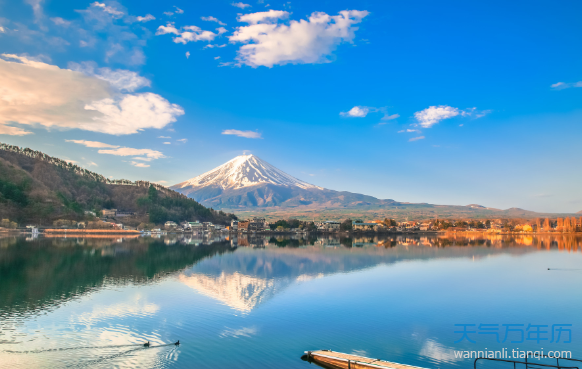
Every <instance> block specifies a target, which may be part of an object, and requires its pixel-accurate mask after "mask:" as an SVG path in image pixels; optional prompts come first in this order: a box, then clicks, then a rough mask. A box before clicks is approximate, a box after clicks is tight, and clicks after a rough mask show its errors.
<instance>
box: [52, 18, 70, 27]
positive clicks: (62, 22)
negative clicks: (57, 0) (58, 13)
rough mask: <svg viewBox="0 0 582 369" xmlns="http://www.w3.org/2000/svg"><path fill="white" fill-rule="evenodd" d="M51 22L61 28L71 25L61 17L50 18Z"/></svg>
mask: <svg viewBox="0 0 582 369" xmlns="http://www.w3.org/2000/svg"><path fill="white" fill-rule="evenodd" d="M51 21H52V22H53V23H54V24H56V25H57V26H63V27H68V26H70V25H71V22H69V21H68V20H64V19H63V18H61V17H54V18H51Z"/></svg>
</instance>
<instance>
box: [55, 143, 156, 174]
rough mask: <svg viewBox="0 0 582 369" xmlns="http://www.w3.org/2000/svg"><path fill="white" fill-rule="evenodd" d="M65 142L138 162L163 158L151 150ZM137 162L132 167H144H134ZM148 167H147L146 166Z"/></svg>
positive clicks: (104, 144)
mask: <svg viewBox="0 0 582 369" xmlns="http://www.w3.org/2000/svg"><path fill="white" fill-rule="evenodd" d="M65 141H66V142H73V143H76V144H79V145H83V146H86V147H91V148H98V149H99V150H98V151H97V152H98V153H99V154H108V155H115V156H134V157H133V158H132V159H133V160H140V161H152V160H155V159H161V158H165V156H164V154H163V153H162V152H161V151H157V150H151V149H134V148H131V147H121V146H118V145H110V144H106V143H103V142H98V141H85V140H65ZM135 163H137V162H133V161H132V162H131V164H132V165H135V166H137V167H144V168H145V166H144V165H136V164H135ZM148 167H149V165H148Z"/></svg>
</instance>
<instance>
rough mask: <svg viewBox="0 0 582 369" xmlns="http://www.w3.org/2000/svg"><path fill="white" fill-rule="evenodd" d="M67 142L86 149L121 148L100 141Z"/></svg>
mask: <svg viewBox="0 0 582 369" xmlns="http://www.w3.org/2000/svg"><path fill="white" fill-rule="evenodd" d="M65 141H66V142H73V143H76V144H79V145H83V146H86V147H93V148H100V149H103V148H112V149H116V148H118V147H119V145H110V144H106V143H103V142H98V141H85V140H65Z"/></svg>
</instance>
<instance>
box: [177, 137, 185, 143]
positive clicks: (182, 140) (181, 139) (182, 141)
mask: <svg viewBox="0 0 582 369" xmlns="http://www.w3.org/2000/svg"><path fill="white" fill-rule="evenodd" d="M176 142H180V143H186V142H188V139H187V138H180V139H179V140H176Z"/></svg>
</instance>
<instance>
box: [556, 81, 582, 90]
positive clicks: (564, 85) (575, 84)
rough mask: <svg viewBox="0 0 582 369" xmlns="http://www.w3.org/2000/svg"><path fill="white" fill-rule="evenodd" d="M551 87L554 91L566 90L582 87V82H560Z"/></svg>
mask: <svg viewBox="0 0 582 369" xmlns="http://www.w3.org/2000/svg"><path fill="white" fill-rule="evenodd" d="M550 87H551V88H552V89H554V90H564V89H566V88H572V87H582V81H579V82H571V83H565V82H558V83H554V84H553V85H551V86H550Z"/></svg>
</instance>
